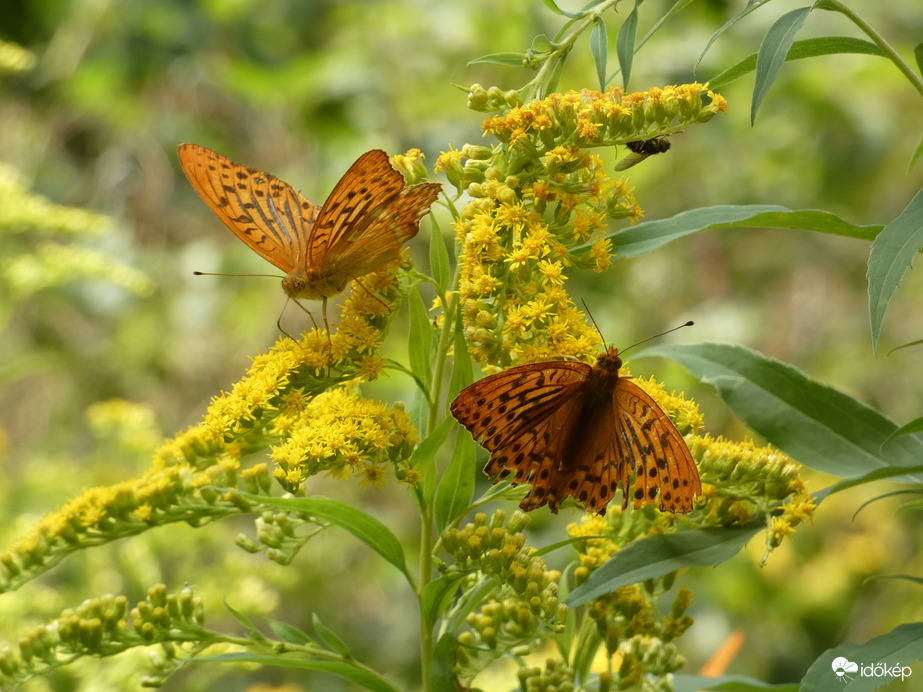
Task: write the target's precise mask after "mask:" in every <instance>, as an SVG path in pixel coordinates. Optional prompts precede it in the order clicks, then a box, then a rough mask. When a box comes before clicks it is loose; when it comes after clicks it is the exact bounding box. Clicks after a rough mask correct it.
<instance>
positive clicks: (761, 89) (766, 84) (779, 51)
mask: <svg viewBox="0 0 923 692" xmlns="http://www.w3.org/2000/svg"><path fill="white" fill-rule="evenodd" d="M811 9H812V8H811V7H801V8H799V9H797V10H792V11H791V12H789V13H788V14H785V15H782V16H781V17H779V19H778V20H777V21H776V23H775V24H773V25H772V26H771V27H770V29H769V31H767V32H766V36H765V37H764V38H763V42H762V43H761V44H760V50H759V53H757V56H756V80H755V83H754V84H753V101H752V103H751V104H750V124H751V125H752V124H753V123H754V122H756V113H757V111H758V110H759V108H760V104H762V103H763V98H764V97H765V96H766V94H767V92H768V91H769V88H770V87H771V86H772V84H773V82H775V81H776V77H777V76H778V75H779V71H780V70H781V69H782V66H783V65H784V64H785V57H786V56H787V55H788V51H789V49H790V48H791V47H792V43H794V42H795V36H796V35H797V34H798V31H799V30H800V29H801V27H802V25H803V24H804V22H805V20H806V19H807V18H808V15H809V14H811Z"/></svg>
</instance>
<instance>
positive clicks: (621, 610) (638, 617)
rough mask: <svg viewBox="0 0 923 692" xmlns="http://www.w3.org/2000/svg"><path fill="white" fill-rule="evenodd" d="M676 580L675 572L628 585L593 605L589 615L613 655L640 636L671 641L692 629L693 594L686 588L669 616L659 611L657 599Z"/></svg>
mask: <svg viewBox="0 0 923 692" xmlns="http://www.w3.org/2000/svg"><path fill="white" fill-rule="evenodd" d="M674 578H675V573H671V574H668V575H666V576H665V577H663V578H662V579H660V580H647V581H645V582H643V583H642V584H632V585H631V586H625V587H622V588H621V589H617V590H615V591H613V592H611V593H609V594H606V595H605V596H601V597H600V598H597V599H596V600H594V601H593V602H592V603H591V604H590V608H589V616H590V617H591V618H592V619H593V621H594V622H595V623H596V629H597V631H598V632H599V636H600V638H602V640H603V642H604V643H605V645H606V650H607V651H608V652H609V653H610V654H612V653H615V652H616V651H621V647H622V646H623V644H624V643H625V642H626V641H629V640H632V641H633V640H635V639H637V638H638V637H646V638H654V639H656V640H657V641H671V640H672V639H675V638H676V637H679V636H680V635H682V634H683V633H684V632H685V631H686V630H688V629H689V628H690V627H691V626H692V624H693V620H692V618H691V617H690V616H689V615H686V610H687V609H688V608H689V606H690V605H691V603H692V592H691V591H690V590H689V589H687V588H686V587H680V588H679V589H678V590H677V593H676V598H675V599H674V601H673V605H672V607H671V608H670V612H669V613H668V614H666V615H661V614H660V613H659V612H658V610H657V608H656V604H655V599H656V598H657V597H658V596H659V595H660V594H662V593H665V592H666V591H668V590H669V588H670V587H671V586H672V584H673V580H674Z"/></svg>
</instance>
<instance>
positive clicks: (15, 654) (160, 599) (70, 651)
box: [0, 584, 205, 684]
mask: <svg viewBox="0 0 923 692" xmlns="http://www.w3.org/2000/svg"><path fill="white" fill-rule="evenodd" d="M204 619H205V614H204V609H203V607H202V602H201V600H200V599H199V597H198V596H195V595H194V594H193V592H192V589H191V588H188V587H187V588H184V589H182V590H181V591H180V592H179V593H178V594H170V593H168V592H167V588H166V587H165V586H164V585H162V584H158V585H156V586H154V587H152V588H151V589H149V590H148V593H147V598H146V599H145V600H144V601H141V602H140V603H138V605H137V606H136V607H134V608H132V609H131V612H130V614H129V610H128V600H127V599H126V598H125V597H124V596H102V597H99V598H94V599H91V600H88V601H85V602H84V603H82V604H81V605H80V606H79V607H77V608H75V609H73V610H70V609H69V610H65V611H64V612H62V613H61V616H60V617H59V618H57V619H56V620H53V621H51V622H50V623H48V624H47V625H43V626H41V627H36V628H34V629H32V630H30V631H29V632H27V633H26V634H24V635H23V636H22V637H21V638H20V640H19V645H18V647H16V648H12V647H5V648H4V649H2V650H0V676H2V677H0V684H2V683H5V682H15V681H22V680H25V679H27V678H29V677H31V676H33V675H37V674H40V673H42V672H45V671H47V670H51V669H53V668H55V667H57V666H59V665H63V664H64V663H67V662H68V661H69V660H70V659H71V658H73V657H74V656H82V655H95V656H111V655H114V654H117V653H119V652H121V651H124V650H126V649H129V648H132V647H135V646H143V645H147V644H154V643H162V644H163V645H164V647H163V650H164V654H165V655H167V656H169V655H170V654H171V652H172V651H173V649H172V644H171V641H172V640H174V639H176V638H177V635H178V634H181V633H188V632H190V631H201V628H202V626H203V623H204Z"/></svg>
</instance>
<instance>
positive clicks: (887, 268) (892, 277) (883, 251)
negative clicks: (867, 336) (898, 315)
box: [868, 190, 923, 353]
mask: <svg viewBox="0 0 923 692" xmlns="http://www.w3.org/2000/svg"><path fill="white" fill-rule="evenodd" d="M920 248H923V190H921V191H920V192H918V193H917V194H916V195H915V196H914V198H913V200H911V202H910V204H908V205H907V208H906V209H904V211H902V212H901V213H900V216H898V217H897V218H896V219H894V221H892V222H891V223H889V224H888V225H887V226H885V228H884V230H883V231H882V232H881V233H879V234H878V237H877V238H875V242H874V243H872V251H871V253H870V254H869V269H868V280H869V320H870V322H871V326H872V350H873V351H874V352H876V353H877V352H878V338H879V337H880V336H881V324H882V322H883V321H884V318H885V312H887V310H888V303H889V302H890V301H891V296H893V295H894V292H895V291H896V290H897V287H898V286H899V285H900V283H901V280H902V279H903V278H904V274H906V273H907V270H908V269H910V265H911V264H913V258H914V256H916V254H917V253H918V252H919V251H920Z"/></svg>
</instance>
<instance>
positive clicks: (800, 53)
mask: <svg viewBox="0 0 923 692" xmlns="http://www.w3.org/2000/svg"><path fill="white" fill-rule="evenodd" d="M844 54H855V55H877V56H879V57H886V56H885V52H884V51H883V50H882V49H881V48H879V47H878V46H877V45H875V44H874V43H872V42H871V41H865V40H863V39H861V38H854V37H852V36H822V37H820V38H809V39H805V40H802V41H795V42H794V43H793V44H792V47H791V48H790V49H789V51H788V55H786V56H785V60H786V62H789V61H791V60H803V59H804V58H816V57H820V56H824V55H844ZM756 55H757V54H756V53H753V54H752V55H749V56H747V57H746V58H744V59H743V60H741V61H740V62H737V63H735V64H733V65H731V66H730V67H729V68H727V69H726V70H724V71H723V72H721V73H719V74H717V75H715V76H714V77H712V78H711V79H709V80H708V88H709V89H712V90H713V91H720V90H721V89H722V88H724V87H725V86H727V85H728V84H730V83H731V82H733V81H734V80H736V79H740V78H741V77H743V76H744V75H747V74H750V73H751V72H753V71H754V70H755V69H756Z"/></svg>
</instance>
